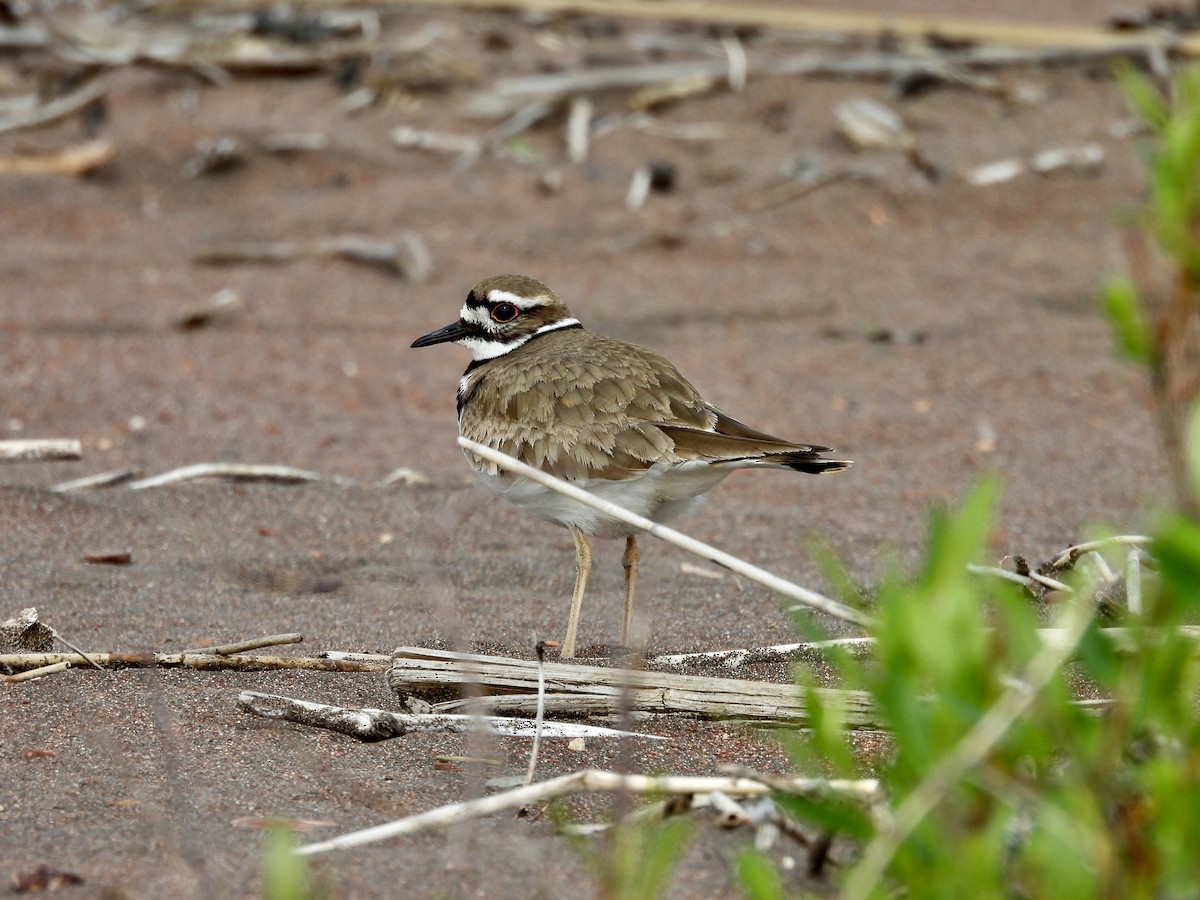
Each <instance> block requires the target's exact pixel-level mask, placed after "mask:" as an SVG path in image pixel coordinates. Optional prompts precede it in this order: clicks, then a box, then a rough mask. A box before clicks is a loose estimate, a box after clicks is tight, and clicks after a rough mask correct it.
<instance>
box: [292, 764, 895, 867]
mask: <svg viewBox="0 0 1200 900" xmlns="http://www.w3.org/2000/svg"><path fill="white" fill-rule="evenodd" d="M779 790H786V791H788V792H789V793H794V794H799V795H801V796H825V795H829V794H833V795H836V796H838V797H841V798H843V799H845V800H847V801H849V802H852V803H858V804H862V805H865V806H867V807H868V808H872V807H875V806H877V805H880V804H881V803H882V800H883V797H882V795H881V793H880V791H881V787H880V784H879V782H878V781H877V780H876V779H873V778H868V779H861V780H857V781H851V780H829V779H823V778H779V779H771V780H770V781H769V783H768V781H767V780H760V779H757V778H747V777H722V776H703V775H658V776H651V775H624V774H619V773H617V772H605V771H601V770H597V769H585V770H583V771H580V772H571V773H569V774H567V775H560V776H559V777H557V778H551V779H550V780H549V781H542V782H538V783H537V784H531V785H528V786H524V787H518V788H514V789H513V790H510V791H505V792H503V793H500V794H493V795H492V796H489V797H479V798H476V799H474V800H467V801H465V802H463V803H452V804H449V805H447V806H442V807H438V808H437V809H432V810H429V811H428V812H423V813H418V814H417V815H414V816H409V817H407V818H404V819H398V820H396V821H394V822H388V823H385V824H383V825H376V826H374V827H372V828H365V829H363V830H361V831H355V832H351V833H350V834H344V835H341V836H340V837H336V838H332V839H330V840H327V841H320V842H317V843H312V844H306V845H305V846H303V847H300V848H299V849H298V850H296V855H298V856H312V855H314V854H317V853H327V852H329V851H330V850H341V849H346V848H348V847H359V846H362V845H364V844H371V843H375V842H377V841H382V840H387V839H388V838H393V837H399V836H400V835H404V834H414V833H416V832H420V831H425V830H428V829H431V828H445V827H446V826H448V825H453V824H455V823H458V822H463V821H467V820H469V819H475V818H480V817H482V816H486V815H491V814H492V813H495V812H500V811H502V810H506V809H520V808H521V807H523V806H528V805H530V804H533V803H542V802H545V801H547V800H553V799H554V798H556V797H564V796H568V795H570V794H575V793H596V792H603V793H616V792H623V793H629V794H639V795H649V796H663V795H668V796H671V795H675V796H690V795H696V794H710V793H712V792H713V791H721V792H722V793H724V794H726V795H728V796H731V797H763V796H768V795H770V794H771V793H772V792H773V791H779Z"/></svg>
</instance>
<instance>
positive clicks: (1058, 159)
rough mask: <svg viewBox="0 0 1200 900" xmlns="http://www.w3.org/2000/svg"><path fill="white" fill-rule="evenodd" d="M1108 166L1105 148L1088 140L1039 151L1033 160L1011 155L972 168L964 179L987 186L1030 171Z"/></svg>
mask: <svg viewBox="0 0 1200 900" xmlns="http://www.w3.org/2000/svg"><path fill="white" fill-rule="evenodd" d="M1103 165H1104V148H1103V147H1102V146H1101V145H1100V144H1096V143H1088V144H1079V145H1076V146H1071V147H1053V148H1051V149H1049V150H1043V151H1041V152H1039V153H1035V154H1034V155H1033V156H1032V157H1030V158H1029V159H1027V160H1026V159H1020V158H1017V157H1011V158H1008V159H1000V160H996V161H995V162H990V163H985V164H983V165H981V166H976V167H975V168H972V169H968V170H967V171H966V172H964V173H963V179H964V180H965V181H966V182H967V183H968V184H973V185H975V186H976V187H986V186H987V185H992V184H1001V183H1002V182H1005V181H1012V180H1013V179H1014V178H1017V177H1019V176H1021V175H1024V174H1025V173H1026V172H1033V173H1035V174H1037V175H1049V174H1052V173H1054V172H1064V171H1069V172H1078V173H1081V174H1089V173H1092V172H1095V171H1096V170H1098V169H1099V168H1100V167H1101V166H1103Z"/></svg>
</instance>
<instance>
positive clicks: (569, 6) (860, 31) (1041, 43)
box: [392, 0, 1200, 55]
mask: <svg viewBox="0 0 1200 900" xmlns="http://www.w3.org/2000/svg"><path fill="white" fill-rule="evenodd" d="M392 2H395V3H399V0H392ZM424 2H425V5H426V6H446V7H452V8H461V9H514V8H516V9H521V10H527V11H535V12H558V13H581V14H587V15H596V16H603V17H605V18H616V17H627V18H634V19H651V20H654V21H665V22H688V23H693V24H704V25H717V26H721V25H723V26H728V27H730V28H772V29H780V30H789V31H816V32H826V33H835V34H856V35H864V36H869V37H880V36H884V35H887V36H894V37H899V38H908V39H912V40H922V41H923V40H927V39H928V38H929V37H931V36H937V37H939V38H942V39H944V40H950V41H956V42H967V43H979V44H1003V45H1006V46H1010V47H1035V48H1037V47H1069V48H1077V49H1089V50H1113V49H1120V50H1126V51H1128V52H1136V51H1139V50H1143V51H1144V50H1145V49H1147V48H1153V47H1161V48H1164V49H1172V50H1176V51H1178V52H1181V53H1184V54H1188V55H1195V54H1196V53H1197V52H1200V40H1197V39H1195V38H1194V37H1179V36H1176V35H1170V34H1164V33H1161V32H1155V31H1147V32H1145V33H1143V34H1130V33H1127V32H1122V33H1117V32H1112V31H1106V30H1104V29H1101V28H1089V27H1086V26H1069V25H1052V24H1046V23H1040V22H1005V21H998V20H987V19H967V18H957V17H954V16H940V15H898V14H895V13H890V12H889V13H886V14H884V13H871V12H854V11H846V12H843V11H835V10H829V9H811V8H807V7H798V6H794V5H792V4H780V5H774V6H760V5H756V4H752V3H739V2H714V3H704V4H694V3H662V2H659V0H424Z"/></svg>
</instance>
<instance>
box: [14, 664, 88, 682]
mask: <svg viewBox="0 0 1200 900" xmlns="http://www.w3.org/2000/svg"><path fill="white" fill-rule="evenodd" d="M69 668H71V664H70V663H66V662H57V663H54V664H53V665H49V666H39V667H38V668H36V669H26V670H25V671H24V672H17V673H16V674H15V675H0V681H3V682H4V683H5V684H16V683H18V682H21V681H33V680H34V679H35V678H42V677H44V676H46V675H53V674H54V673H55V672H65V671H66V670H67V669H69Z"/></svg>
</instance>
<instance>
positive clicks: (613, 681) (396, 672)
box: [387, 647, 882, 728]
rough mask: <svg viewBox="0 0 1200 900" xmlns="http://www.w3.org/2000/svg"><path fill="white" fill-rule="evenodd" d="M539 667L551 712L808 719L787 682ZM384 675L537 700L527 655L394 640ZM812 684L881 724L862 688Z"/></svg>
mask: <svg viewBox="0 0 1200 900" xmlns="http://www.w3.org/2000/svg"><path fill="white" fill-rule="evenodd" d="M544 668H545V679H546V701H545V703H546V709H547V710H552V711H555V712H567V711H575V712H586V713H589V714H591V713H615V712H618V711H620V710H622V709H626V708H628V709H632V710H639V711H646V712H659V713H663V712H674V713H689V714H693V715H701V716H706V717H713V718H738V719H765V720H771V721H788V722H805V721H807V719H808V706H807V704H806V702H805V700H804V697H803V696H802V695H801V692H800V689H799V688H797V687H796V685H794V684H772V683H768V682H759V681H744V680H739V679H732V678H705V677H702V676H699V675H676V674H674V673H666V672H641V671H636V670H630V669H606V668H599V667H596V666H580V665H567V664H565V663H545V665H544ZM387 679H388V684H389V685H390V686H391V687H392V689H393V690H394V691H396V692H397V693H399V694H401V695H406V694H410V693H421V692H423V691H430V690H434V689H436V688H445V687H461V686H464V685H468V684H470V685H473V686H477V687H478V688H481V689H482V690H484V691H486V692H488V693H499V694H509V695H514V694H515V695H518V696H508V697H500V698H496V699H492V698H488V699H487V700H486V701H483V702H485V703H486V704H489V705H492V704H494V706H495V707H496V708H504V709H506V710H516V709H520V710H521V711H522V712H529V713H532V712H533V711H534V709H535V708H536V705H537V696H536V692H537V679H538V671H537V663H536V662H535V661H534V660H523V659H507V658H504V657H498V656H482V655H479V654H474V653H452V652H450V651H447V650H426V649H423V648H420V647H401V648H399V649H398V650H396V652H395V654H394V655H393V660H392V665H391V668H390V669H389V670H388V674H387ZM816 691H817V693H818V694H819V695H820V696H821V697H822V698H823V699H824V700H826V701H827V702H831V703H838V704H841V705H843V706H844V707H845V710H846V723H847V724H848V725H849V726H850V727H853V728H879V727H882V723H881V721H880V718H879V716H878V714H877V713H876V711H875V709H874V707H873V705H872V704H871V702H870V699H869V698H868V696H867V694H866V693H865V692H863V691H843V690H835V689H832V688H817V689H816ZM521 695H524V696H521ZM478 702H480V701H478V700H468V701H450V702H448V703H441V704H437V705H435V707H434V708H435V709H438V710H448V709H452V708H460V707H461V706H463V705H467V704H470V703H478Z"/></svg>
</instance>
